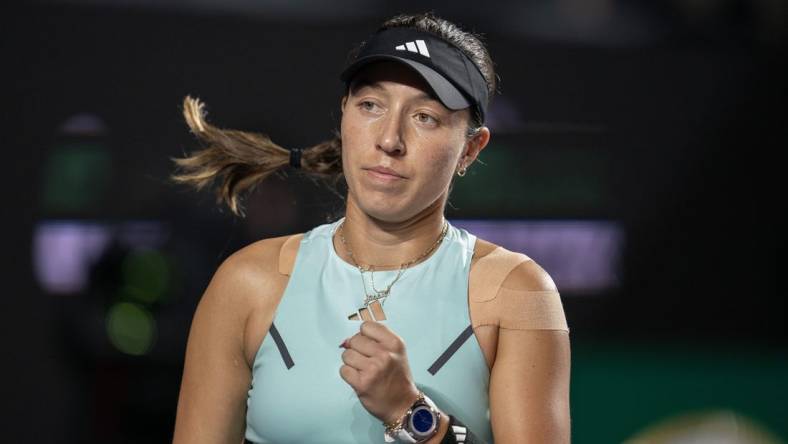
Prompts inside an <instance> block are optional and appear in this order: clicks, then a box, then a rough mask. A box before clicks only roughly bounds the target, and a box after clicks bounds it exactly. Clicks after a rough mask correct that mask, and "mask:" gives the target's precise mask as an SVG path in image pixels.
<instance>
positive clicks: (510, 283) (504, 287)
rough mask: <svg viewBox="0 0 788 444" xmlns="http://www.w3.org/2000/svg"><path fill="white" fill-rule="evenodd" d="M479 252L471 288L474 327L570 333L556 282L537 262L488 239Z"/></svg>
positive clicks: (480, 242) (471, 277) (471, 279)
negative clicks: (491, 326) (483, 326)
mask: <svg viewBox="0 0 788 444" xmlns="http://www.w3.org/2000/svg"><path fill="white" fill-rule="evenodd" d="M475 253H477V254H478V256H479V257H478V259H476V266H475V268H471V275H470V280H469V287H468V289H469V297H470V308H471V317H472V323H473V325H474V326H481V325H496V326H499V327H501V328H506V329H510V330H567V331H568V327H567V324H566V317H565V316H564V311H563V307H562V304H561V298H560V296H559V293H558V290H557V289H556V286H555V283H554V282H553V279H552V278H551V277H550V275H549V274H548V273H547V272H546V271H545V270H544V268H542V267H541V266H540V265H539V264H538V263H536V261H534V260H533V259H531V258H530V257H528V256H526V255H525V254H522V253H517V252H514V251H510V250H508V249H506V248H504V247H501V246H499V245H495V244H493V243H491V242H487V241H484V240H477V246H476V249H475ZM477 254H474V256H476V255H477Z"/></svg>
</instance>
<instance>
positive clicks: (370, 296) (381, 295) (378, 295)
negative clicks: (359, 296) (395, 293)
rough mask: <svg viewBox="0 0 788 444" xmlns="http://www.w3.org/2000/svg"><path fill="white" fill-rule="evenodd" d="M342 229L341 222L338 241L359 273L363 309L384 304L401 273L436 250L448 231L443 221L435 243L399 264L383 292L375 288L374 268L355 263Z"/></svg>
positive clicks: (446, 223) (446, 224) (447, 226)
mask: <svg viewBox="0 0 788 444" xmlns="http://www.w3.org/2000/svg"><path fill="white" fill-rule="evenodd" d="M344 227H345V221H344V220H343V221H342V224H341V225H340V226H339V230H338V231H339V240H340V241H341V242H342V247H344V248H345V251H346V252H347V255H348V257H350V260H351V261H352V262H353V265H355V266H356V268H358V271H359V272H360V273H361V284H362V285H363V287H364V307H363V308H368V307H369V305H370V304H371V303H372V302H374V301H381V302H385V299H386V298H387V297H388V295H389V293H390V292H391V287H393V286H394V284H395V283H397V281H398V280H399V278H400V277H402V273H404V272H405V269H406V268H408V267H410V266H411V265H413V264H415V263H416V262H418V261H420V260H421V259H423V258H424V257H426V256H427V255H429V254H430V253H432V252H433V251H435V249H436V248H438V245H440V243H441V242H443V239H444V238H445V237H446V233H447V232H448V231H449V223H448V222H446V221H445V220H444V222H443V228H441V234H440V235H439V236H438V238H437V239H436V240H435V242H434V243H433V244H432V245H430V247H429V248H428V249H427V250H426V251H424V252H423V253H421V254H420V255H419V256H418V257H417V258H415V259H413V260H411V261H408V262H405V263H402V264H400V265H399V270H398V271H397V275H396V276H395V277H394V280H393V281H391V283H390V284H388V286H387V287H386V288H385V289H384V290H378V289H377V288H375V266H374V265H370V266H368V267H363V266H361V265H359V263H358V262H356V258H355V256H353V250H351V248H350V245H348V243H347V241H346V240H345V230H344ZM365 272H369V274H370V282H371V283H372V293H370V292H369V291H367V283H366V281H365V280H364V273H365Z"/></svg>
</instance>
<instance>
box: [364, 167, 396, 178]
mask: <svg viewBox="0 0 788 444" xmlns="http://www.w3.org/2000/svg"><path fill="white" fill-rule="evenodd" d="M366 170H367V173H369V175H370V176H372V177H374V178H377V179H381V180H387V181H395V180H400V179H405V176H403V175H401V174H399V173H397V172H396V171H394V170H392V169H391V168H386V167H374V168H366Z"/></svg>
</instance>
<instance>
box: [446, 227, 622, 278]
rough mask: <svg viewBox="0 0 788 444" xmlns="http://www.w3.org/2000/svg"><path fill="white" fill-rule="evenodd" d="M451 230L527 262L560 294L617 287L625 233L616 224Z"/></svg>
mask: <svg viewBox="0 0 788 444" xmlns="http://www.w3.org/2000/svg"><path fill="white" fill-rule="evenodd" d="M452 224H454V225H455V226H457V227H462V228H465V229H466V230H468V231H470V232H471V233H473V234H475V235H476V236H478V237H480V238H482V239H484V240H487V241H490V242H492V243H495V244H498V245H501V246H503V247H504V248H507V249H509V250H512V251H517V252H520V253H523V254H525V255H527V256H529V257H530V258H532V259H533V260H535V261H536V262H537V263H538V264H539V265H541V266H542V267H543V268H544V269H545V270H546V271H547V272H548V273H549V274H550V276H552V278H553V280H554V281H555V283H556V285H557V286H558V289H559V290H560V291H570V292H574V293H594V292H599V291H602V290H607V289H612V288H615V287H617V286H618V285H619V282H620V278H619V264H620V258H621V251H622V247H623V242H624V233H623V230H622V229H621V227H620V226H619V225H618V224H617V223H615V222H612V221H586V220H582V221H581V220H561V221H510V220H453V221H452Z"/></svg>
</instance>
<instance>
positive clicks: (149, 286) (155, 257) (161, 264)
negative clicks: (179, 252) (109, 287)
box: [121, 250, 170, 304]
mask: <svg viewBox="0 0 788 444" xmlns="http://www.w3.org/2000/svg"><path fill="white" fill-rule="evenodd" d="M169 283H170V266H169V263H168V261H167V258H166V257H165V256H164V255H163V254H161V253H160V252H158V251H156V250H140V251H135V252H133V253H131V254H129V255H128V256H126V258H125V260H124V261H123V288H122V290H121V291H122V292H123V294H124V295H125V296H128V297H129V298H131V299H134V300H136V301H139V302H142V303H144V304H151V303H153V302H156V301H159V300H161V299H162V297H163V296H164V295H165V293H166V291H167V288H168V287H169Z"/></svg>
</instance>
